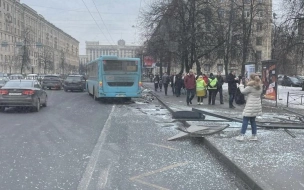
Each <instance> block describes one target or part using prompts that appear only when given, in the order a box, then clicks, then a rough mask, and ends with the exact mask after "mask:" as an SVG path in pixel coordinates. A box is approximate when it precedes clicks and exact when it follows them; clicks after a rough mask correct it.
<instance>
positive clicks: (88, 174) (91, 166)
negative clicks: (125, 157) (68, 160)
mask: <svg viewBox="0 0 304 190" xmlns="http://www.w3.org/2000/svg"><path fill="white" fill-rule="evenodd" d="M114 110H115V105H114V106H113V107H112V110H111V112H110V114H109V117H108V119H107V121H106V123H105V126H104V127H103V129H102V131H101V132H100V135H99V138H98V141H97V143H96V145H95V147H94V149H93V152H92V154H91V157H90V160H89V163H88V165H87V167H86V170H85V172H84V174H83V175H82V178H81V181H80V183H79V184H78V187H77V190H86V189H88V186H89V184H90V182H91V178H92V175H93V172H94V170H95V166H96V163H97V161H98V157H99V154H100V152H101V149H102V147H103V144H104V142H105V139H106V136H107V132H108V130H109V129H110V127H111V120H112V114H113V112H114Z"/></svg>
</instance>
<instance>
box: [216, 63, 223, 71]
mask: <svg viewBox="0 0 304 190" xmlns="http://www.w3.org/2000/svg"><path fill="white" fill-rule="evenodd" d="M217 72H223V64H217Z"/></svg>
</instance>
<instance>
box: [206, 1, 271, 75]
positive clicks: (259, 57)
mask: <svg viewBox="0 0 304 190" xmlns="http://www.w3.org/2000/svg"><path fill="white" fill-rule="evenodd" d="M217 8H218V10H217V13H218V14H217V16H218V19H219V20H220V21H223V22H224V23H225V24H223V26H225V27H224V30H226V34H229V33H230V34H231V36H230V40H231V43H234V44H235V45H236V46H238V45H239V47H238V50H237V48H235V52H236V55H237V56H239V57H237V58H234V59H233V58H232V59H231V61H230V62H229V64H228V71H231V70H235V71H237V73H238V74H240V72H241V67H242V57H241V56H242V53H243V52H241V51H242V50H243V48H244V44H243V43H244V41H243V40H244V39H243V35H244V31H243V29H244V28H243V24H244V23H245V22H246V24H244V25H245V27H246V30H247V31H251V35H250V37H249V38H248V39H249V43H248V52H247V60H246V62H245V64H253V65H255V67H256V69H255V71H256V72H261V70H262V62H261V61H263V60H270V59H271V49H272V42H271V38H272V25H273V23H272V1H271V0H257V1H251V0H235V1H231V0H219V1H218V6H217ZM229 19H232V21H231V20H229ZM233 22H234V24H232V25H231V26H230V27H231V28H230V29H231V31H230V32H229V31H228V27H229V26H228V24H229V23H233ZM233 25H237V26H238V27H235V28H233ZM233 41H234V42H233ZM235 45H233V46H235ZM232 49H234V47H232ZM237 51H238V52H237ZM240 52H241V53H240ZM217 53H218V52H217ZM201 62H202V63H203V64H202V66H201V67H202V72H203V73H206V74H208V73H210V72H213V73H216V72H218V71H220V72H222V73H224V59H223V58H221V57H217V59H216V60H215V61H214V62H212V63H210V62H208V61H206V59H205V60H204V59H202V60H201Z"/></svg>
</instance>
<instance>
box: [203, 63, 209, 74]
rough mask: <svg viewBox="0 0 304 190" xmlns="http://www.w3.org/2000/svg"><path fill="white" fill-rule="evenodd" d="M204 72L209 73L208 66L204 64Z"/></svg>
mask: <svg viewBox="0 0 304 190" xmlns="http://www.w3.org/2000/svg"><path fill="white" fill-rule="evenodd" d="M204 71H205V72H210V64H204Z"/></svg>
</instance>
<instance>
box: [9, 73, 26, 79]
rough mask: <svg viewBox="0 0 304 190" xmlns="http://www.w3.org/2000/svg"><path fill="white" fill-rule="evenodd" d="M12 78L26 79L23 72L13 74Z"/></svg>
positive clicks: (10, 77)
mask: <svg viewBox="0 0 304 190" xmlns="http://www.w3.org/2000/svg"><path fill="white" fill-rule="evenodd" d="M9 79H10V80H16V79H24V76H23V75H22V74H12V75H10V76H9Z"/></svg>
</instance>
